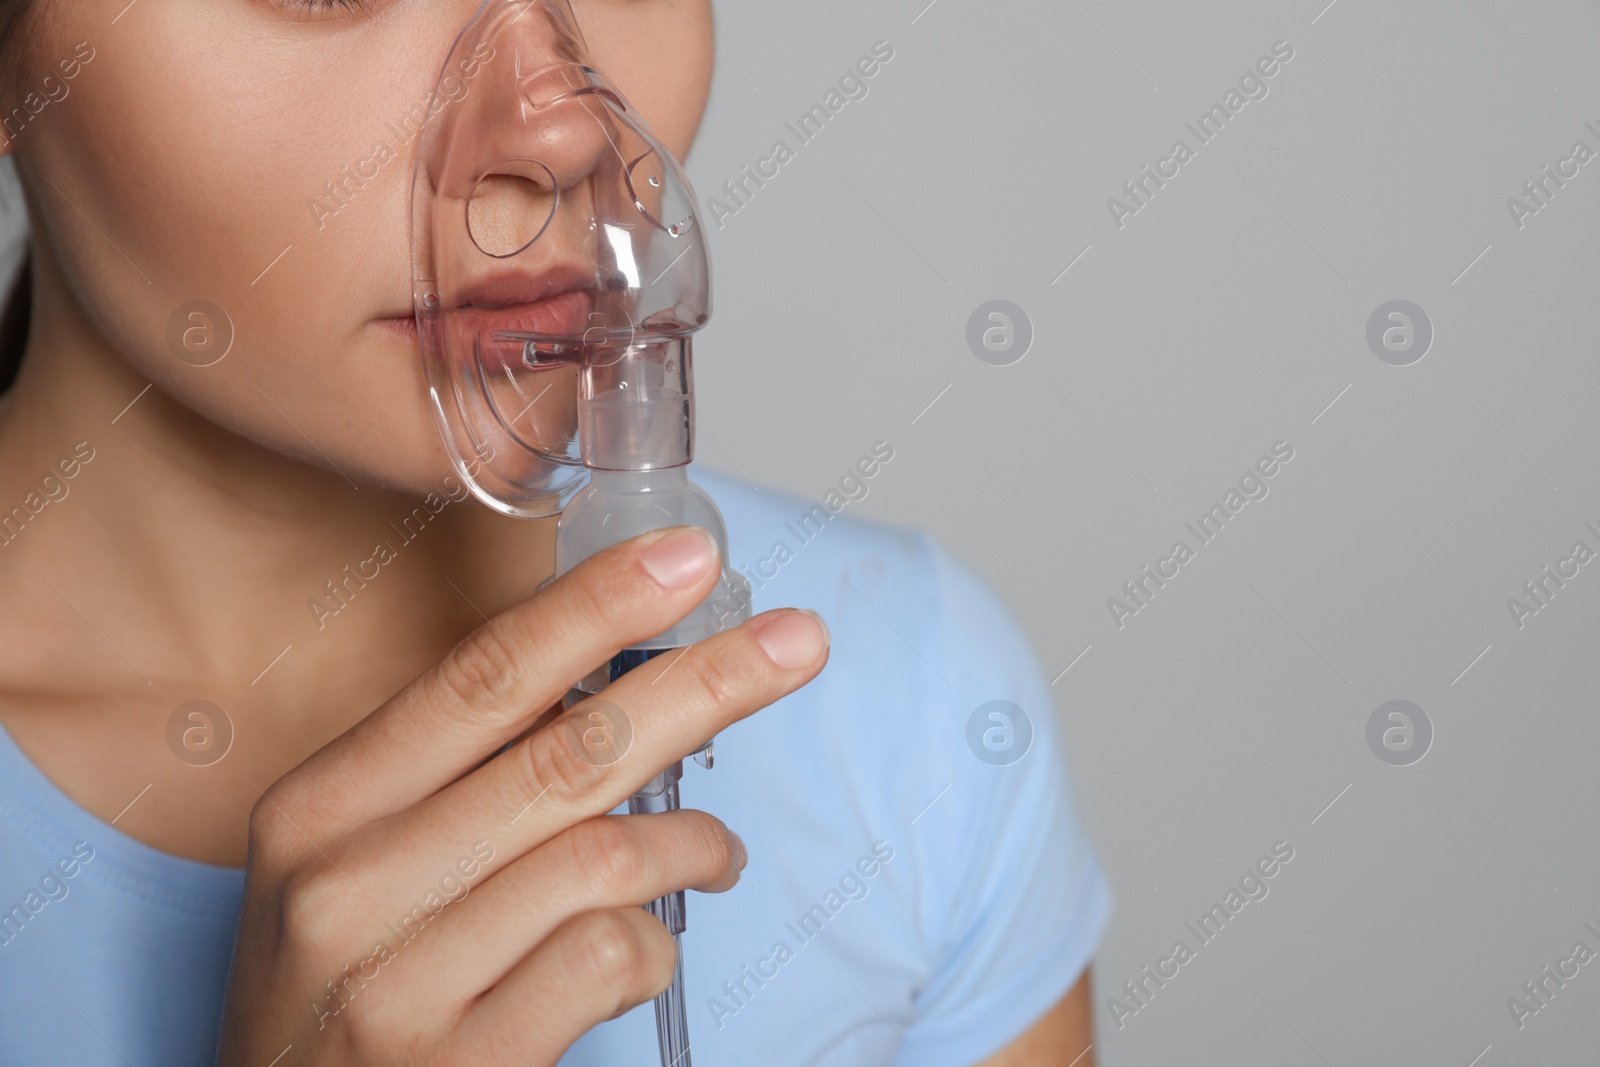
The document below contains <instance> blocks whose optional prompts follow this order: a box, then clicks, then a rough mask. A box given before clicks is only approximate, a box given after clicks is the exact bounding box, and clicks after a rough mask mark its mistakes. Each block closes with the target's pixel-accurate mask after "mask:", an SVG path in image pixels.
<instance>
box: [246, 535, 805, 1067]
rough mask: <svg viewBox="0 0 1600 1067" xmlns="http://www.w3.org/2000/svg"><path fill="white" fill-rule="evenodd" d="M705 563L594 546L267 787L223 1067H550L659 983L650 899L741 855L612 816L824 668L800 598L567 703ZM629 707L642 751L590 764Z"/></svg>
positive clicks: (657, 545) (692, 817) (693, 556)
mask: <svg viewBox="0 0 1600 1067" xmlns="http://www.w3.org/2000/svg"><path fill="white" fill-rule="evenodd" d="M717 573H718V560H717V552H716V547H715V545H714V543H713V542H712V541H711V539H710V538H709V537H706V536H705V535H704V534H703V533H701V532H700V531H698V530H694V529H692V528H687V527H678V528H673V529H670V530H659V531H655V532H654V533H649V534H644V535H641V536H639V537H636V538H634V539H633V540H631V541H626V542H624V543H622V544H620V545H617V546H615V547H613V548H610V549H607V550H606V551H604V552H601V553H599V554H597V555H596V556H594V557H593V558H591V559H589V560H587V561H585V562H584V563H582V564H580V565H579V566H578V567H576V568H574V569H573V570H572V571H571V572H570V573H568V574H566V575H564V576H563V577H562V578H560V579H559V580H557V581H555V582H552V583H551V584H550V585H549V586H548V587H547V588H545V589H544V590H542V591H541V592H539V593H538V594H536V595H535V596H534V597H532V598H531V599H529V600H527V601H525V602H524V603H522V604H519V605H518V606H516V607H514V608H512V609H511V610H509V611H507V612H505V613H504V614H502V615H500V616H498V617H497V618H495V619H493V620H491V621H490V622H488V623H487V624H485V625H484V626H483V627H481V628H480V629H478V630H477V631H476V632H474V633H473V634H472V635H470V636H469V637H467V638H466V639H465V640H464V641H462V642H461V643H460V644H459V645H457V646H456V647H455V648H454V649H452V650H451V652H450V653H449V654H448V655H447V656H445V658H444V659H443V660H441V661H440V662H439V663H438V664H437V665H435V666H434V667H433V668H431V669H430V670H428V671H427V672H425V673H424V674H422V675H421V676H419V677H418V678H417V679H416V680H415V681H413V682H411V683H410V684H409V685H407V686H406V687H405V688H404V689H402V690H401V691H400V692H399V693H397V694H396V695H395V696H394V697H393V698H391V699H390V700H389V701H388V702H387V703H385V704H384V705H383V706H381V707H379V708H378V709H377V710H376V711H374V712H373V713H372V714H371V715H369V716H367V717H366V718H365V719H364V720H362V721H361V722H360V723H358V724H357V725H356V726H355V727H353V728H352V729H350V730H349V731H347V732H346V733H345V734H343V735H342V736H340V737H339V738H337V739H335V740H334V741H333V742H332V743H330V744H329V745H327V746H326V747H325V748H323V749H321V750H319V751H318V752H316V753H315V754H314V755H312V757H311V758H310V759H308V760H306V761H305V762H304V763H302V764H301V765H300V766H298V767H296V768H295V769H294V770H293V771H291V772H289V773H288V774H286V775H285V776H284V777H283V778H281V779H280V780H279V781H278V782H276V783H275V784H274V785H273V786H272V787H271V788H270V789H268V790H267V792H266V793H265V794H264V795H263V796H262V799H261V801H260V803H258V804H257V805H256V806H255V809H254V811H253V812H252V814H251V821H250V851H249V863H248V875H247V878H246V882H245V896H244V908H243V912H242V914H241V917H240V920H239V929H238V934H237V939H236V941H235V947H234V955H233V964H232V969H231V971H230V973H229V976H228V989H227V998H226V1002H225V1006H224V1010H223V1021H222V1036H221V1042H220V1049H219V1056H218V1060H217V1062H218V1064H219V1065H222V1067H246V1065H248V1067H266V1065H267V1064H270V1063H275V1062H278V1061H275V1060H274V1057H278V1056H282V1060H281V1064H280V1067H291V1065H295V1064H329V1065H335V1064H336V1065H339V1067H366V1065H379V1064H382V1065H384V1067H392V1065H395V1064H423V1063H426V1064H441V1065H442V1064H468V1063H470V1064H474V1065H484V1067H490V1065H500V1064H504V1065H508V1067H510V1065H516V1067H528V1065H530V1064H531V1065H535V1067H546V1065H549V1064H554V1063H555V1062H556V1060H557V1059H559V1058H560V1056H561V1055H562V1053H563V1052H564V1051H565V1050H566V1049H567V1047H568V1046H569V1045H571V1044H572V1042H573V1041H575V1040H576V1039H577V1038H578V1037H579V1036H580V1035H581V1034H583V1033H584V1032H585V1031H587V1030H588V1029H590V1028H591V1027H593V1026H594V1025H596V1024H597V1023H600V1022H603V1021H605V1020H606V1019H610V1018H613V1017H614V1016H617V1015H620V1014H621V1013H623V1012H624V1011H626V1010H628V1009H629V1008H631V1007H633V1006H634V1005H636V1004H639V1003H642V1002H643V1001H646V1000H648V999H650V998H651V997H653V996H654V995H655V994H657V993H659V992H660V991H661V990H663V989H665V988H666V987H667V986H668V984H669V983H670V982H671V979H672V974H673V968H674V966H675V962H676V950H675V947H674V945H673V941H672V937H671V935H669V934H668V933H667V932H666V928H665V927H663V926H662V925H661V923H660V922H659V921H658V920H656V919H655V918H653V917H652V916H651V915H650V914H649V913H648V912H646V911H644V910H643V909H642V908H641V907H639V905H641V904H644V903H645V902H646V901H649V900H652V899H654V898H656V897H659V896H662V895H664V894H666V893H669V892H674V891H676V890H679V889H684V888H690V887H693V888H699V889H702V890H705V891H709V892H721V891H723V890H726V889H728V888H730V887H731V886H732V885H733V884H734V883H735V882H737V881H738V877H739V875H738V871H739V870H740V869H741V868H743V866H744V863H745V855H744V846H743V844H742V843H741V842H740V841H739V839H738V837H737V836H736V835H734V834H733V833H731V832H730V831H729V830H728V828H727V827H726V826H724V825H723V824H722V822H721V821H720V820H718V819H715V818H712V817H711V816H709V815H707V814H705V813H703V812H698V811H688V810H685V811H681V812H675V813H669V814H662V815H629V816H613V815H608V814H607V812H610V811H611V810H612V809H613V808H615V807H616V806H617V805H618V804H620V803H621V802H622V801H624V800H626V799H627V798H628V797H629V796H630V795H631V794H632V793H633V792H634V791H635V790H637V789H638V788H639V787H641V786H642V785H644V784H645V783H646V782H648V781H649V780H650V778H651V777H653V776H654V775H655V774H656V773H657V772H658V771H660V769H661V768H662V767H665V766H667V765H668V764H670V763H672V762H673V761H675V760H679V759H682V758H683V757H684V756H685V755H687V754H688V753H690V752H693V751H694V750H695V749H697V748H699V747H700V746H701V745H702V744H704V743H705V741H706V740H707V739H709V738H710V737H711V736H712V735H714V734H715V733H716V732H717V731H719V730H721V729H723V728H724V727H726V726H728V725H729V724H731V723H733V722H736V721H738V720H739V719H742V718H744V717H745V716H747V715H750V714H752V713H754V712H755V711H756V710H758V709H760V708H762V707H764V706H766V705H767V704H769V703H771V702H772V701H774V700H776V699H778V698H779V697H781V696H783V695H784V694H786V693H789V692H792V691H793V690H795V689H797V688H799V687H800V686H801V685H804V684H805V683H806V682H808V681H810V680H811V679H812V678H813V677H815V676H816V674H817V672H818V671H820V670H821V669H822V665H823V664H824V662H826V660H827V633H826V630H825V629H824V628H823V627H822V626H821V625H820V624H819V622H818V621H817V620H816V618H815V616H813V615H811V614H810V613H809V612H800V611H794V610H787V609H780V610H777V611H769V612H765V613H763V614H761V615H758V616H756V617H755V618H753V619H751V620H750V621H748V622H746V623H744V624H743V625H741V626H738V627H736V628H734V629H732V630H729V631H727V632H725V633H721V634H718V635H716V636H714V637H711V638H708V639H706V640H705V641H702V642H700V643H699V644H697V645H694V646H692V647H691V648H689V649H686V650H685V651H683V652H681V653H669V654H666V655H663V656H658V657H656V658H654V659H652V660H650V661H648V662H647V663H645V664H644V665H642V666H640V667H638V668H636V669H634V670H632V671H630V672H629V673H628V674H626V675H624V676H623V677H622V678H621V679H619V680H618V681H617V682H615V683H613V684H612V685H610V686H609V687H607V688H606V690H605V691H604V694H603V698H604V701H603V702H601V701H599V700H597V699H596V698H590V699H589V700H585V701H583V702H582V703H580V704H578V705H576V706H575V707H573V708H572V709H571V710H570V711H566V712H559V710H558V709H559V705H558V702H559V700H560V698H561V696H562V695H563V694H564V693H565V692H566V691H567V690H568V688H569V687H571V686H572V685H573V684H574V683H575V682H576V681H577V680H578V679H579V678H581V677H583V676H584V675H585V674H587V673H588V672H589V671H591V670H592V669H593V668H594V666H595V665H596V664H599V663H604V662H606V661H607V660H609V658H610V657H611V656H612V655H613V654H614V653H616V652H617V651H618V650H620V649H622V648H626V647H628V646H629V645H631V644H634V643H636V642H639V641H642V640H645V639H647V638H649V637H651V636H653V635H655V634H658V633H660V632H661V631H663V630H665V629H666V628H667V627H669V626H671V625H672V624H673V623H675V622H677V621H678V620H679V619H681V618H682V617H683V616H685V615H687V614H688V612H689V611H690V609H692V608H693V607H694V606H695V605H696V604H698V603H699V602H700V601H701V600H703V599H704V598H705V596H706V594H707V593H708V592H709V591H710V590H711V587H712V586H713V584H714V583H715V580H716V577H717ZM552 705H557V709H556V710H557V711H558V713H557V715H556V717H555V719H554V721H552V722H549V723H548V724H546V725H537V721H538V720H540V719H541V718H542V717H543V715H544V713H545V712H546V709H551V708H552ZM617 709H621V713H622V715H623V716H624V717H625V720H626V722H627V724H628V725H629V726H631V735H632V736H631V743H630V745H629V747H628V749H627V751H626V753H625V754H624V755H622V756H621V757H620V758H615V759H612V758H611V757H609V756H608V757H605V758H596V755H595V752H594V750H593V748H592V747H588V746H589V745H592V743H593V740H594V738H593V735H592V734H591V735H590V736H589V738H588V739H587V744H586V738H585V732H586V731H589V730H593V729H594V728H595V727H596V724H597V723H604V722H605V721H606V718H605V717H610V718H615V717H616V716H617V714H618V711H617ZM595 712H598V713H599V714H600V715H601V716H602V718H601V719H591V717H590V716H591V713H595ZM536 725H537V728H536V729H533V730H532V731H531V732H529V729H530V727H534V726H536ZM519 735H522V736H521V738H520V739H519V740H517V741H516V743H515V744H514V745H512V746H511V747H510V748H507V749H506V750H505V751H504V752H499V754H496V753H497V752H498V750H499V749H500V748H501V747H502V746H504V745H505V744H506V743H507V742H508V741H510V740H511V739H513V738H518V737H519ZM613 754H614V753H613ZM289 1046H292V1050H290V1051H288V1053H287V1055H284V1053H285V1050H286V1048H288V1047H289Z"/></svg>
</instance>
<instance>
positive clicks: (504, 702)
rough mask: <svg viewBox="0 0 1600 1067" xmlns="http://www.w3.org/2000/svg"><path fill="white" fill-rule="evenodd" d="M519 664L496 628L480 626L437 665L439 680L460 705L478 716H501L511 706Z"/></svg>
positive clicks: (518, 676) (517, 679) (515, 653)
mask: <svg viewBox="0 0 1600 1067" xmlns="http://www.w3.org/2000/svg"><path fill="white" fill-rule="evenodd" d="M519 667H520V665H519V663H518V658H517V650H516V649H515V648H513V647H512V646H511V644H510V642H509V641H508V639H506V638H505V637H503V636H501V633H500V631H499V629H497V628H496V627H494V626H490V625H487V624H485V625H483V626H480V627H478V629H476V630H474V631H473V632H472V633H471V634H469V635H468V636H467V637H466V638H465V639H464V640H463V641H462V642H461V643H460V644H458V645H456V647H455V648H453V649H451V650H450V653H449V654H448V655H447V656H445V658H444V659H443V660H441V661H440V662H439V680H440V682H441V683H442V684H443V685H444V687H445V690H446V691H447V692H448V693H449V694H450V695H451V696H452V697H454V698H455V699H456V700H458V701H459V702H460V703H461V704H462V705H464V706H465V707H467V708H468V709H470V710H472V711H474V712H478V713H489V714H493V713H496V712H500V713H505V712H507V711H508V710H511V711H513V712H514V710H515V709H512V708H510V705H512V704H513V703H514V701H513V698H514V697H515V696H516V693H517V689H518V682H519V680H520V674H521V672H520V669H519Z"/></svg>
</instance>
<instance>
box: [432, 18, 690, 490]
mask: <svg viewBox="0 0 1600 1067" xmlns="http://www.w3.org/2000/svg"><path fill="white" fill-rule="evenodd" d="M703 237H704V233H703V230H702V227H701V226H700V224H699V220H698V219H697V217H696V214H695V199H694V191H693V189H692V188H691V186H690V185H689V181H688V179H687V177H685V175H684V173H683V169H682V167H681V166H680V165H679V164H678V161H677V160H676V159H674V158H673V157H672V155H671V153H670V152H668V151H667V149H666V148H664V147H663V146H662V145H661V144H660V142H659V141H657V140H656V138H655V136H654V135H653V134H652V133H651V132H650V130H649V128H648V126H647V125H646V124H645V122H644V120H643V119H642V118H640V116H639V115H638V113H637V112H636V111H634V110H633V109H632V108H631V107H630V106H629V105H628V103H627V102H626V101H625V100H624V99H623V98H622V95H621V94H620V93H618V92H617V91H616V89H615V88H613V87H612V86H611V85H610V84H609V83H608V82H607V81H606V79H605V77H604V75H602V74H601V73H600V72H599V71H597V70H596V69H595V68H594V66H593V65H592V64H591V63H590V62H589V60H588V50H587V48H586V46H585V44H584V40H583V35H582V33H581V31H580V29H579V27H578V23H577V21H576V19H575V18H574V16H573V13H572V9H571V7H570V6H569V5H568V3H567V0H486V2H485V3H484V4H483V5H482V6H481V7H480V8H479V9H478V11H477V13H476V14H475V15H474V16H473V18H472V20H471V21H470V22H469V23H468V24H467V26H466V28H465V29H464V30H463V31H462V33H461V35H460V37H459V38H458V39H457V41H456V43H455V45H454V46H453V47H452V49H451V52H450V55H449V58H448V59H447V61H446V62H445V65H444V68H443V72H442V74H441V77H440V80H439V84H438V87H437V90H436V92H435V97H434V101H433V104H432V114H431V116H430V118H429V120H428V121H427V123H426V124H425V125H424V127H423V130H422V134H421V137H420V139H419V142H418V157H417V169H416V174H415V176H414V179H413V182H412V235H411V243H412V260H413V274H412V278H413V282H414V287H413V295H414V301H415V307H416V316H417V328H418V334H419V339H420V344H421V351H422V358H423V361H424V365H425V369H426V373H427V381H428V387H429V392H430V395H431V397H432V401H433V406H434V410H435V414H436V415H437V417H438V420H439V428H440V431H441V435H442V437H443V440H444V442H445V446H446V448H447V450H448V451H449V453H450V457H451V460H452V462H453V464H454V465H455V467H456V470H457V472H458V473H459V474H460V475H461V476H462V477H463V478H465V480H466V481H467V483H468V484H469V485H470V486H471V488H472V490H473V492H474V493H475V494H476V495H477V496H478V497H479V499H481V500H483V501H484V502H485V503H486V504H489V505H490V506H491V507H494V508H496V509H497V510H499V511H501V512H504V513H506V514H508V515H518V516H523V517H538V516H542V515H550V514H553V513H555V512H557V511H560V510H561V509H562V508H563V507H564V506H565V505H566V504H567V502H568V501H569V500H570V499H571V498H572V496H573V495H574V494H575V493H576V492H577V491H578V490H579V489H581V488H582V487H583V485H584V484H585V482H586V481H587V480H588V477H589V470H590V469H591V468H594V469H600V470H621V471H641V470H654V469H658V468H663V467H675V466H682V465H683V464H686V463H688V462H689V461H690V459H691V458H692V455H693V439H694V434H693V418H694V409H693V402H694V401H693V390H692V387H691V382H692V378H691V369H690V359H691V342H690V335H691V334H692V333H693V332H694V331H695V330H698V329H699V328H700V327H701V326H703V325H704V324H705V323H706V320H707V319H708V318H709V316H710V310H711V309H710V284H709V276H710V264H709V260H708V256H707V249H706V246H705V242H704V240H703Z"/></svg>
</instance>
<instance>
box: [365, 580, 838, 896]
mask: <svg viewBox="0 0 1600 1067" xmlns="http://www.w3.org/2000/svg"><path fill="white" fill-rule="evenodd" d="M827 651H828V636H827V629H826V627H824V626H823V625H822V621H821V619H819V618H818V617H817V616H816V615H815V614H814V613H812V612H809V611H798V610H795V609H792V608H790V609H780V610H777V611H771V612H765V613H763V614H761V615H758V616H756V617H755V618H753V619H751V620H750V621H748V622H746V623H743V624H741V625H739V626H736V627H734V628H733V629H732V630H728V631H725V632H723V633H720V634H716V635H714V636H712V637H708V638H706V639H705V640H703V641H701V642H699V643H698V644H695V645H692V646H690V647H689V648H687V649H685V650H684V651H683V652H681V653H677V654H675V655H669V656H658V657H656V658H654V659H651V660H649V661H647V662H646V663H644V664H643V665H642V666H639V667H636V668H634V669H633V670H631V671H629V672H628V673H627V674H626V675H624V676H623V677H622V678H620V679H618V680H617V681H616V682H613V683H612V684H611V685H609V686H607V687H606V689H605V690H604V692H603V693H601V694H600V695H599V696H598V697H591V698H590V699H588V700H585V701H582V702H581V703H579V704H577V705H576V706H574V707H573V708H572V710H570V711H568V712H567V713H565V714H564V715H562V716H561V717H560V718H559V719H557V720H556V721H555V722H553V723H551V724H550V725H549V726H547V727H544V728H543V729H540V730H539V731H537V732H536V733H534V734H533V736H531V737H529V738H527V739H526V740H524V741H520V742H518V743H517V744H515V745H513V746H511V747H510V748H508V749H507V750H506V751H505V752H502V753H501V754H500V755H498V756H496V757H495V758H494V759H492V760H490V761H489V762H488V763H486V764H485V765H484V766H483V767H481V768H479V769H478V770H476V771H474V772H473V773H472V774H470V775H468V776H466V777H465V778H462V779H461V780H460V781H457V782H455V783H453V784H451V785H450V786H449V787H447V788H446V789H445V790H443V791H442V792H441V793H439V795H438V796H435V797H433V798H430V799H429V800H428V801H427V802H426V803H423V804H420V805H417V806H416V807H414V808H411V809H409V810H407V811H405V812H402V813H400V814H399V815H398V816H396V819H395V824H396V826H397V832H398V833H401V834H404V835H405V839H406V840H409V841H412V842H416V843H417V848H418V849H420V850H426V852H427V854H428V856H429V861H430V863H431V864H435V865H436V864H438V863H448V862H449V861H450V860H451V859H452V858H453V857H454V851H453V850H459V849H460V847H461V844H460V843H461V842H463V841H480V840H481V841H487V842H489V843H490V844H491V845H492V846H493V849H494V852H495V855H494V857H493V858H492V859H490V860H489V861H488V862H487V863H486V867H487V869H488V871H489V873H491V874H492V873H493V872H494V871H496V870H498V869H500V868H502V867H504V866H505V865H506V864H507V863H510V862H511V861H512V860H514V859H516V857H517V856H519V855H521V854H522V853H524V852H527V851H528V850H529V849H532V848H535V847H537V846H538V845H540V844H542V843H543V842H545V841H547V840H549V839H550V838H552V837H554V836H555V835H556V834H558V833H560V832H561V831H562V830H565V829H566V828H567V827H569V826H572V825H574V824H576V823H578V822H582V821H583V820H585V819H590V818H594V817H595V816H597V815H604V814H605V813H607V812H609V811H611V810H613V809H614V808H616V807H617V805H619V804H621V803H622V802H623V801H624V800H626V799H627V798H628V797H629V796H631V795H632V794H633V793H635V792H636V791H638V790H639V788H640V787H642V786H643V785H644V784H645V783H647V782H648V781H650V779H651V778H653V777H654V776H655V775H656V774H658V773H659V772H660V770H661V768H663V767H665V766H667V765H668V764H670V763H672V762H674V761H676V760H680V759H683V758H684V757H685V756H686V755H688V754H689V753H690V752H693V751H695V750H696V749H698V748H700V746H702V745H703V744H705V742H706V741H707V740H708V739H710V738H711V737H712V736H713V735H715V734H716V733H717V732H718V731H720V730H723V729H725V728H727V727H728V726H730V725H731V724H733V723H734V722H737V721H738V720H740V719H742V718H744V717H746V716H747V715H751V714H753V713H754V712H755V711H756V710H757V709H759V708H763V707H765V706H766V705H768V704H770V703H772V702H773V701H774V700H777V699H778V698H780V697H782V696H784V695H786V694H788V693H790V692H793V691H794V690H796V689H798V688H799V687H800V686H802V685H804V684H805V683H806V682H809V681H810V680H811V679H812V678H813V677H815V676H816V674H817V672H818V671H820V670H821V669H822V666H823V664H824V663H825V662H826V661H827ZM596 708H603V712H602V714H604V715H606V716H609V717H611V718H613V719H616V720H618V721H619V722H621V723H623V724H625V725H626V727H627V729H628V730H629V731H630V733H631V743H630V744H629V746H628V747H627V749H626V750H625V751H623V752H621V753H620V754H619V753H616V752H608V754H607V756H606V758H605V759H604V760H597V759H596V758H595V755H594V752H593V750H592V749H590V748H589V747H588V746H587V745H586V743H585V740H584V734H585V733H586V732H587V731H588V730H589V729H590V728H591V723H590V720H589V718H588V715H589V714H590V713H591V712H592V711H594V710H595V709H596Z"/></svg>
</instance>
